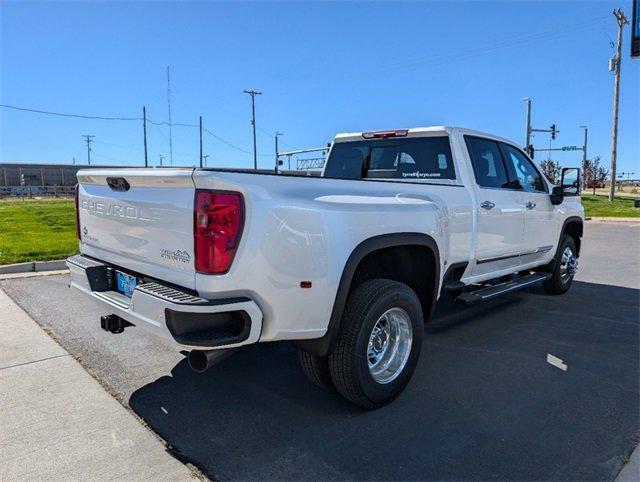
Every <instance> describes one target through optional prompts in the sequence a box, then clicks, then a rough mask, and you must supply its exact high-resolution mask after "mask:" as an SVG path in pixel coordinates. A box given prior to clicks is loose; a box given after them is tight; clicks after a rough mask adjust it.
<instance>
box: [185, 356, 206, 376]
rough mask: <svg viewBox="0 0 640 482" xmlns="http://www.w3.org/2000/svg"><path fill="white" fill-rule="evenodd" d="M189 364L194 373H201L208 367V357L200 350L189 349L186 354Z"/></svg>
mask: <svg viewBox="0 0 640 482" xmlns="http://www.w3.org/2000/svg"><path fill="white" fill-rule="evenodd" d="M187 361H188V362H189V366H190V367H191V369H192V370H193V371H194V372H196V373H203V372H205V371H207V368H209V358H208V357H207V354H206V352H204V351H202V350H191V351H190V352H189V355H187Z"/></svg>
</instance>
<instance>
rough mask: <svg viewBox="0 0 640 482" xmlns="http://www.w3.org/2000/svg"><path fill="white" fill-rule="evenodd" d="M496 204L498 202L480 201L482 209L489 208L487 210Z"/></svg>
mask: <svg viewBox="0 0 640 482" xmlns="http://www.w3.org/2000/svg"><path fill="white" fill-rule="evenodd" d="M495 205H496V203H492V202H491V201H482V202H481V203H480V207H481V208H482V209H487V210H489V209H493V208H494V207H495Z"/></svg>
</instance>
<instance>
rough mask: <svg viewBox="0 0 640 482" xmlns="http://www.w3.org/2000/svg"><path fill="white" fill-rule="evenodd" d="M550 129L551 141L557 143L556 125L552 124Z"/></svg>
mask: <svg viewBox="0 0 640 482" xmlns="http://www.w3.org/2000/svg"><path fill="white" fill-rule="evenodd" d="M549 129H551V140H553V141H555V140H556V125H555V124H551V127H549Z"/></svg>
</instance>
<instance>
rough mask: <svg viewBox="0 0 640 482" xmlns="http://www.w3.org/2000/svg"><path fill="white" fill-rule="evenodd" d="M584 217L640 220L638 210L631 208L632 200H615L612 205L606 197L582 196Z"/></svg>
mask: <svg viewBox="0 0 640 482" xmlns="http://www.w3.org/2000/svg"><path fill="white" fill-rule="evenodd" d="M582 205H583V206H584V211H585V213H584V214H585V216H587V217H589V216H602V217H616V218H640V208H634V207H633V199H622V198H616V199H615V200H614V201H613V202H612V203H610V202H609V199H607V197H606V196H593V195H585V194H584V193H583V194H582Z"/></svg>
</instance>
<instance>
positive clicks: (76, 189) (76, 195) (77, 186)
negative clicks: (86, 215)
mask: <svg viewBox="0 0 640 482" xmlns="http://www.w3.org/2000/svg"><path fill="white" fill-rule="evenodd" d="M79 190H80V186H79V185H78V184H76V187H75V189H74V198H75V202H76V236H77V237H78V239H81V234H80V200H79V197H80V195H79Z"/></svg>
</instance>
